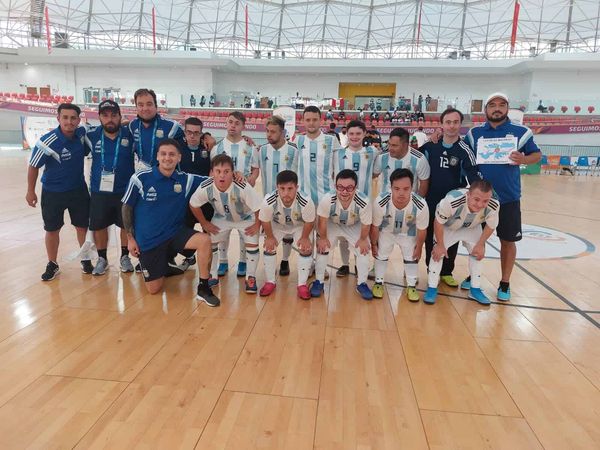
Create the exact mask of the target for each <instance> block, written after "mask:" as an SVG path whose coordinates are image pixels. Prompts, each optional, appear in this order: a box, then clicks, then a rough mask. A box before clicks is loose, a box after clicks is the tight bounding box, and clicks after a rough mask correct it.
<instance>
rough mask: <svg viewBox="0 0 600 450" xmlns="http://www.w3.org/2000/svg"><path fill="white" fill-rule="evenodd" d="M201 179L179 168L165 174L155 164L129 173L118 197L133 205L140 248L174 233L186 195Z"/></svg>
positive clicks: (181, 222)
mask: <svg viewBox="0 0 600 450" xmlns="http://www.w3.org/2000/svg"><path fill="white" fill-rule="evenodd" d="M204 180H206V177H201V176H198V175H192V174H187V173H185V172H180V171H178V170H176V171H175V172H173V173H172V174H171V176H170V177H166V176H164V175H163V174H162V173H161V172H160V170H159V169H158V167H157V166H155V167H152V168H151V169H146V170H141V171H139V172H137V173H135V174H134V175H132V176H131V179H130V180H129V185H128V186H127V191H126V192H125V195H124V196H123V199H122V200H121V201H122V202H123V203H125V204H127V205H129V206H132V207H133V211H134V224H133V225H134V231H135V239H136V241H137V243H138V245H139V247H140V250H142V251H147V250H151V249H153V248H155V247H157V246H159V245H160V244H162V243H163V242H165V241H167V240H169V239H171V238H172V237H173V236H175V234H177V232H178V231H179V229H180V228H181V227H182V226H183V225H184V218H185V213H186V211H187V209H188V203H189V199H190V197H191V196H192V194H193V193H194V192H195V191H196V189H197V188H198V186H200V183H202V182H203V181H204Z"/></svg>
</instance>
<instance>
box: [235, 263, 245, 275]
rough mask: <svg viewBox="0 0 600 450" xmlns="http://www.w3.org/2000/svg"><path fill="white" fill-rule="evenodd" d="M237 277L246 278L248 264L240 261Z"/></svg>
mask: <svg viewBox="0 0 600 450" xmlns="http://www.w3.org/2000/svg"><path fill="white" fill-rule="evenodd" d="M237 276H238V277H245V276H246V262H245V261H244V262H242V261H240V262H239V263H238V270H237Z"/></svg>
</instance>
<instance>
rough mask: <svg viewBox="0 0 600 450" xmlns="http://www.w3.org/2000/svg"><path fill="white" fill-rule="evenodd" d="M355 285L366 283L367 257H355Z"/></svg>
mask: <svg viewBox="0 0 600 450" xmlns="http://www.w3.org/2000/svg"><path fill="white" fill-rule="evenodd" d="M356 271H357V272H358V273H357V274H356V284H361V283H366V282H367V277H368V276H369V255H361V254H359V255H357V256H356Z"/></svg>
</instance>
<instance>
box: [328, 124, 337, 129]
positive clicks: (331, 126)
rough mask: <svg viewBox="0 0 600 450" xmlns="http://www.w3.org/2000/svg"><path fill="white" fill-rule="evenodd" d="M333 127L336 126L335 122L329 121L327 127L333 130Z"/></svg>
mask: <svg viewBox="0 0 600 450" xmlns="http://www.w3.org/2000/svg"><path fill="white" fill-rule="evenodd" d="M335 127H336V124H335V123H334V122H331V123H330V124H329V129H330V130H335Z"/></svg>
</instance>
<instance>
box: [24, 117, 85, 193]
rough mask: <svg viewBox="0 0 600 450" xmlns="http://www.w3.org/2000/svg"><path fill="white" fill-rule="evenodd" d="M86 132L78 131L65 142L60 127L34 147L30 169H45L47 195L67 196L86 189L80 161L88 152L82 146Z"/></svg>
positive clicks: (43, 180)
mask: <svg viewBox="0 0 600 450" xmlns="http://www.w3.org/2000/svg"><path fill="white" fill-rule="evenodd" d="M84 139H85V128H84V127H78V128H77V129H76V130H75V135H74V136H73V139H68V138H67V137H66V136H65V135H64V134H63V133H62V131H61V130H60V127H57V128H56V129H54V130H52V131H50V132H49V133H46V134H45V135H43V136H42V137H41V138H40V140H39V141H38V142H37V144H35V147H34V148H33V151H32V153H31V158H30V159H29V165H31V166H32V167H37V168H38V169H39V168H41V167H42V166H44V173H43V175H42V188H43V189H44V190H46V191H50V192H66V191H73V190H76V189H82V188H86V184H85V178H84V176H83V160H84V158H85V155H87V154H88V152H89V148H88V147H87V146H86V145H85V142H84Z"/></svg>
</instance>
